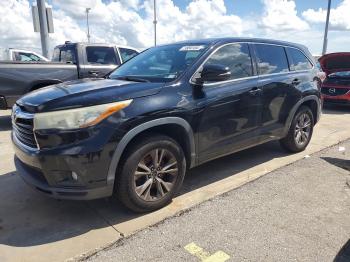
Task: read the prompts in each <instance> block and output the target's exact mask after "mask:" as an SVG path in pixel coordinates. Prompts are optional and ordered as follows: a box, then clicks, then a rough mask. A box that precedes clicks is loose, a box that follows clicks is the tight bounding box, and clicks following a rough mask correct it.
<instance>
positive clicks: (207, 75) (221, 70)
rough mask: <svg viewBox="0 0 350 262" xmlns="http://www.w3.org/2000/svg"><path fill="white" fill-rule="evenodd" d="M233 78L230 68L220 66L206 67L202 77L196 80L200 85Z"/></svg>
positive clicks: (201, 74)
mask: <svg viewBox="0 0 350 262" xmlns="http://www.w3.org/2000/svg"><path fill="white" fill-rule="evenodd" d="M230 78H231V71H230V68H229V67H225V66H222V65H218V64H212V65H204V66H203V69H202V72H201V73H200V77H198V78H197V79H196V82H198V83H201V84H203V83H205V82H220V81H226V80H229V79H230Z"/></svg>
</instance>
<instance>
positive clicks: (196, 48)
mask: <svg viewBox="0 0 350 262" xmlns="http://www.w3.org/2000/svg"><path fill="white" fill-rule="evenodd" d="M204 47H205V46H204V45H188V46H183V47H181V48H180V51H199V50H202V49H204Z"/></svg>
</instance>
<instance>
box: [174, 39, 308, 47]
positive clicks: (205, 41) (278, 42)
mask: <svg viewBox="0 0 350 262" xmlns="http://www.w3.org/2000/svg"><path fill="white" fill-rule="evenodd" d="M227 42H252V43H266V44H275V45H283V46H291V47H296V48H300V49H307V48H306V46H304V45H301V44H296V43H291V42H287V41H281V40H273V39H264V38H249V37H246V38H242V37H223V38H207V39H197V40H186V41H180V42H175V43H169V45H171V44H207V45H215V44H221V43H227Z"/></svg>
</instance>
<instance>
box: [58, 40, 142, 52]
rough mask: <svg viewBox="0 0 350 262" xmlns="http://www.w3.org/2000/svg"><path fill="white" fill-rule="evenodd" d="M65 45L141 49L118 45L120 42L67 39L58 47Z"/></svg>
mask: <svg viewBox="0 0 350 262" xmlns="http://www.w3.org/2000/svg"><path fill="white" fill-rule="evenodd" d="M65 45H83V46H108V47H117V48H119V47H120V48H128V49H132V50H135V51H138V52H139V50H138V49H137V48H134V47H131V46H125V45H118V44H110V43H87V42H70V41H66V42H65V43H64V44H62V45H57V46H56V47H58V48H60V47H63V46H65Z"/></svg>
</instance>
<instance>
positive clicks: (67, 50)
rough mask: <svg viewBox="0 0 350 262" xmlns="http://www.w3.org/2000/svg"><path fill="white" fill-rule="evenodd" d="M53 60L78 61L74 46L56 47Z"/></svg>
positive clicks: (74, 62)
mask: <svg viewBox="0 0 350 262" xmlns="http://www.w3.org/2000/svg"><path fill="white" fill-rule="evenodd" d="M52 62H61V63H73V64H76V63H77V59H76V56H75V48H74V46H62V47H60V48H55V49H54V51H53V55H52Z"/></svg>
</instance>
